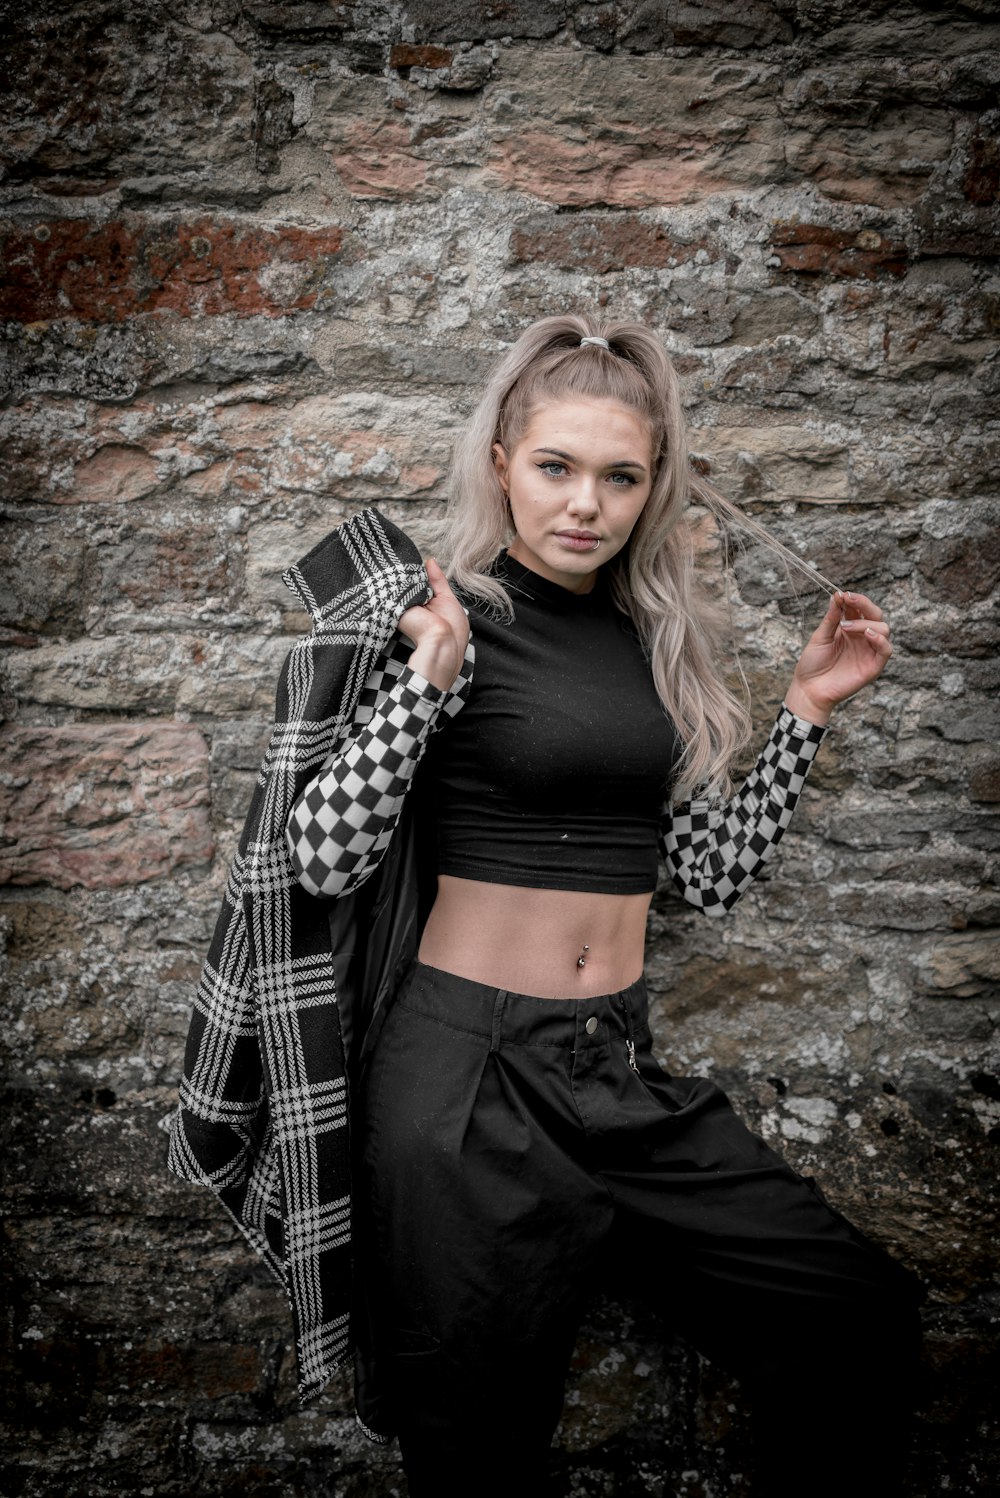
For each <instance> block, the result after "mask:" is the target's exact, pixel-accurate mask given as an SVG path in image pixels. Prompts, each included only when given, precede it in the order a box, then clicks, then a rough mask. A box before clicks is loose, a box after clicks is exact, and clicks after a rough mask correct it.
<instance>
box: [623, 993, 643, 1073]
mask: <svg viewBox="0 0 1000 1498" xmlns="http://www.w3.org/2000/svg"><path fill="white" fill-rule="evenodd" d="M618 1003H619V1004H620V1005H621V1011H622V1014H623V1015H624V1016H625V1031H626V1037H627V1038H626V1040H625V1054H626V1056H627V1057H628V1064H629V1066H630V1067H631V1068H632V1070H633V1071H636V1072H637V1071H638V1070H639V1068H638V1066H637V1065H636V1060H635V1031H634V1030H633V1029H632V1015H631V1013H630V1011H629V1007H628V1004H627V1003H626V1001H625V999H624V998H622V997H619V999H618Z"/></svg>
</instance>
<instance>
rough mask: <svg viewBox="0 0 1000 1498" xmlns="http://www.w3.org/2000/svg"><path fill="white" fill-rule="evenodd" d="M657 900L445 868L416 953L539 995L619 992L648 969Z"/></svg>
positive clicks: (449, 968) (430, 962) (452, 969)
mask: <svg viewBox="0 0 1000 1498" xmlns="http://www.w3.org/2000/svg"><path fill="white" fill-rule="evenodd" d="M651 899H652V895H651V894H649V895H646V894H643V895H609V894H594V893H591V892H589V891H584V890H563V889H527V888H525V887H523V886H521V885H515V884H487V883H482V882H480V881H479V880H477V879H459V878H456V877H455V876H454V875H451V874H442V875H441V876H440V878H439V879H438V894H437V899H436V900H435V902H434V905H433V907H432V909H431V913H430V915H429V916H428V918H427V924H426V925H425V927H424V930H423V936H422V937H421V941H420V950H419V952H418V954H417V955H418V957H419V960H420V961H421V962H423V963H426V964H427V966H429V967H436V968H442V969H444V971H445V972H448V973H455V974H457V976H458V977H460V978H471V979H472V980H473V981H474V982H477V983H487V984H489V985H490V986H491V987H496V988H506V989H509V990H510V992H511V993H524V994H534V995H535V996H536V997H537V998H540V999H591V998H594V997H596V996H597V995H598V994H605V993H617V992H618V990H619V989H621V988H627V987H628V985H629V984H630V983H634V982H635V980H636V979H637V978H639V977H641V976H642V966H643V956H644V951H645V939H646V916H647V913H648V911H649V903H650V900H651ZM581 958H582V959H583V961H582V962H581V960H580V959H581Z"/></svg>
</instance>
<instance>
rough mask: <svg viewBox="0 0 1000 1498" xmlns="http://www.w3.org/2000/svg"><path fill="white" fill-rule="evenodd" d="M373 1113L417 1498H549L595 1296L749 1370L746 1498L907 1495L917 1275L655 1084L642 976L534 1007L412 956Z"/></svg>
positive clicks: (763, 1152)
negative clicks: (580, 1328)
mask: <svg viewBox="0 0 1000 1498" xmlns="http://www.w3.org/2000/svg"><path fill="white" fill-rule="evenodd" d="M364 1114H365V1129H364V1146H363V1164H362V1169H363V1172H364V1176H365V1181H364V1183H363V1185H364V1189H365V1192H366V1194H367V1200H368V1210H369V1216H368V1222H367V1228H366V1233H367V1234H370V1239H371V1241H370V1243H369V1244H368V1246H367V1249H366V1257H367V1258H368V1260H369V1262H370V1263H371V1266H372V1269H373V1285H374V1287H375V1289H374V1293H373V1296H372V1302H373V1305H374V1307H375V1337H376V1349H377V1356H378V1359H379V1366H380V1370H381V1372H382V1374H383V1376H384V1378H385V1382H386V1390H387V1394H388V1397H389V1404H390V1409H391V1412H392V1414H393V1417H394V1420H395V1422H396V1428H397V1429H398V1431H399V1437H400V1443H401V1449H402V1455H403V1462H404V1467H405V1470H406V1473H407V1478H408V1480H409V1485H410V1494H411V1498H447V1495H452V1494H456V1495H457V1494H470V1495H471V1494H475V1495H477V1498H493V1495H496V1498H499V1495H501V1494H503V1495H504V1498H512V1495H513V1498H535V1495H541V1494H543V1493H544V1492H545V1491H546V1484H545V1471H546V1466H547V1452H548V1448H549V1444H550V1441H551V1437H552V1433H553V1430H554V1428H555V1425H556V1423H557V1421H558V1419H559V1415H560V1411H561V1407H562V1400H563V1392H564V1382H565V1377H566V1370H567V1365H568V1362H569V1358H570V1354H571V1352H572V1348H573V1344H574V1340H575V1334H576V1329H577V1325H578V1320H579V1317H580V1313H581V1309H582V1304H583V1301H584V1298H585V1297H586V1295H587V1294H588V1293H589V1292H591V1291H592V1290H593V1289H594V1288H595V1286H596V1285H600V1284H602V1283H604V1284H606V1286H607V1287H608V1288H610V1289H612V1290H615V1289H621V1288H623V1287H624V1288H625V1289H627V1290H628V1291H629V1292H630V1293H633V1294H634V1293H639V1294H640V1295H642V1296H645V1297H646V1298H648V1300H649V1301H650V1302H655V1303H656V1304H658V1305H659V1306H661V1307H662V1308H663V1309H664V1311H665V1313H666V1314H667V1315H668V1317H669V1318H670V1321H671V1324H672V1325H675V1326H676V1327H677V1329H678V1331H680V1332H682V1333H683V1334H684V1335H685V1336H686V1337H687V1338H688V1339H689V1340H690V1341H691V1342H693V1344H694V1345H695V1346H696V1347H697V1348H699V1349H700V1350H701V1351H703V1352H704V1353H705V1354H707V1355H708V1356H709V1357H710V1358H713V1359H716V1360H717V1361H718V1362H719V1363H720V1364H721V1365H722V1366H723V1367H725V1368H727V1369H728V1370H729V1371H731V1372H732V1373H734V1374H735V1375H736V1376H737V1377H738V1378H739V1379H740V1380H741V1382H742V1383H743V1386H744V1387H745V1389H746V1391H747V1394H748V1397H749V1398H750V1400H751V1402H752V1408H753V1418H754V1432H755V1453H756V1456H755V1487H754V1492H755V1494H756V1495H759V1498H791V1495H793V1494H794V1495H795V1498H826V1495H833V1494H836V1495H838V1498H843V1495H847V1494H850V1495H851V1498H864V1495H867V1494H871V1495H872V1498H876V1495H877V1498H889V1495H890V1494H892V1493H894V1492H896V1491H897V1490H898V1484H899V1480H900V1475H901V1467H902V1464H903V1459H904V1453H905V1445H906V1434H905V1432H906V1425H907V1414H908V1408H909V1404H910V1392H911V1383H912V1377H913V1372H914V1364H915V1362H916V1358H917V1352H918V1347H919V1320H918V1315H917V1309H916V1308H917V1305H918V1304H919V1302H920V1300H921V1299H922V1296H923V1292H922V1289H921V1287H920V1284H919V1281H917V1279H916V1278H915V1276H913V1275H911V1274H910V1273H909V1272H908V1271H906V1270H904V1269H903V1268H902V1267H901V1266H900V1265H898V1264H897V1263H896V1262H895V1261H894V1260H893V1259H891V1258H890V1257H889V1256H888V1255H887V1254H886V1253H885V1252H883V1251H882V1250H881V1249H880V1248H878V1247H876V1245H874V1244H873V1243H871V1242H870V1241H869V1240H868V1239H867V1238H866V1237H865V1236H864V1235H863V1234H862V1233H860V1232H859V1231H858V1230H857V1229H856V1228H854V1227H853V1226H852V1225H851V1224H850V1223H849V1222H848V1221H847V1220H846V1219H845V1218H843V1217H842V1216H840V1215H839V1214H838V1213H837V1212H835V1211H834V1210H832V1209H831V1207H830V1206H829V1205H828V1204H827V1203H826V1201H825V1200H824V1199H823V1197H822V1196H821V1195H820V1193H819V1191H818V1189H817V1188H816V1187H815V1186H814V1185H813V1183H812V1182H811V1181H809V1180H808V1179H807V1178H804V1177H802V1176H800V1175H798V1174H797V1173H796V1172H795V1171H794V1170H792V1169H791V1168H790V1167H789V1166H788V1165H787V1164H785V1162H784V1161H783V1160H782V1159H781V1158H780V1157H779V1156H778V1155H776V1154H775V1153H774V1151H773V1150H771V1149H770V1148H769V1147H768V1146H767V1145H766V1144H765V1143H764V1142H763V1140H761V1139H759V1138H758V1137H757V1136H756V1135H754V1134H752V1133H751V1132H750V1131H749V1130H748V1129H747V1128H746V1127H745V1125H744V1124H742V1123H741V1122H740V1120H739V1119H738V1118H737V1116H736V1114H735V1113H734V1112H733V1110H732V1108H731V1107H730V1105H729V1102H728V1100H727V1099H726V1097H725V1095H724V1093H722V1092H721V1091H720V1090H719V1088H717V1087H716V1086H714V1084H712V1083H711V1082H708V1081H706V1080H704V1079H699V1078H681V1077H672V1076H668V1075H666V1074H665V1073H664V1071H663V1070H662V1069H661V1067H660V1065H659V1064H658V1062H657V1061H656V1059H655V1058H654V1056H653V1054H652V1051H651V1046H650V1032H649V1026H648V1021H647V1009H646V992H645V986H644V983H643V981H642V980H641V979H640V980H639V981H638V982H637V983H634V984H632V985H631V986H630V987H629V988H626V989H624V990H622V991H621V992H620V993H617V994H609V995H604V996H601V997H599V998H593V999H565V1000H563V999H539V998H534V997H531V996H528V995H525V994H514V993H508V992H506V991H505V990H502V989H495V988H491V987H489V986H487V985H485V984H481V983H473V982H469V981H468V980H466V979H464V978H458V977H456V976H454V975H453V974H450V973H445V972H442V971H440V970H439V969H436V968H430V967H427V966H425V965H423V964H420V963H415V964H414V965H413V967H412V968H411V970H410V972H409V974H408V975H407V978H406V980H405V981H404V983H403V985H402V987H401V989H400V991H399V993H398V995H397V997H396V999H395V1001H394V1003H393V1006H392V1008H391V1010H390V1011H389V1014H388V1016H387V1018H386V1021H385V1026H384V1029H383V1032H382V1034H381V1036H380V1037H379V1041H378V1045H377V1047H376V1050H375V1054H374V1056H373V1058H372V1063H371V1068H370V1072H369V1076H368V1080H367V1087H366V1094H365V1101H364ZM609 1266H611V1272H612V1277H611V1279H610V1280H603V1281H602V1278H601V1276H602V1274H607V1273H608V1272H609Z"/></svg>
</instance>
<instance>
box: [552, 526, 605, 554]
mask: <svg viewBox="0 0 1000 1498" xmlns="http://www.w3.org/2000/svg"><path fill="white" fill-rule="evenodd" d="M556 540H557V541H558V542H559V545H560V546H561V547H563V549H564V550H565V551H582V552H587V551H596V550H597V548H598V547H599V546H600V544H601V538H600V536H595V535H594V532H593V531H575V530H571V531H556Z"/></svg>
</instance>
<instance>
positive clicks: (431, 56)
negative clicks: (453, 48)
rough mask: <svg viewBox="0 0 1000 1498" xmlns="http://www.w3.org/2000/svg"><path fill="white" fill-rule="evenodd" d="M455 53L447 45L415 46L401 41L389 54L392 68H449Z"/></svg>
mask: <svg viewBox="0 0 1000 1498" xmlns="http://www.w3.org/2000/svg"><path fill="white" fill-rule="evenodd" d="M452 56H453V53H451V52H449V51H448V49H447V47H431V46H424V47H413V46H408V45H407V44H406V43H405V42H400V43H399V44H398V45H397V46H395V47H393V49H392V51H391V53H390V54H389V66H390V67H391V68H448V67H450V66H451V59H452Z"/></svg>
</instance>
